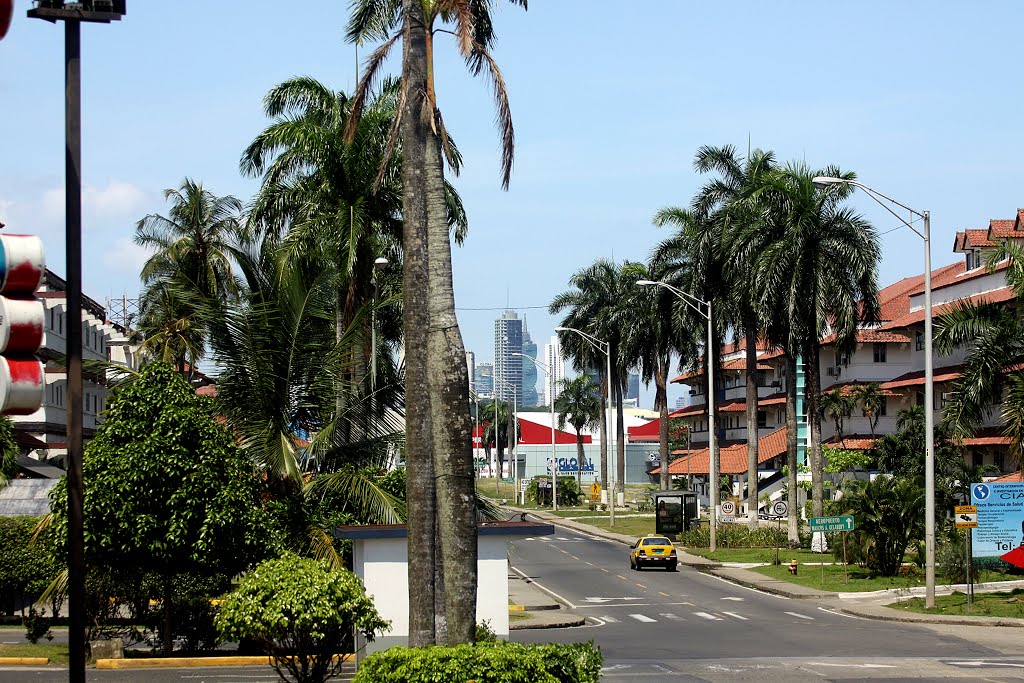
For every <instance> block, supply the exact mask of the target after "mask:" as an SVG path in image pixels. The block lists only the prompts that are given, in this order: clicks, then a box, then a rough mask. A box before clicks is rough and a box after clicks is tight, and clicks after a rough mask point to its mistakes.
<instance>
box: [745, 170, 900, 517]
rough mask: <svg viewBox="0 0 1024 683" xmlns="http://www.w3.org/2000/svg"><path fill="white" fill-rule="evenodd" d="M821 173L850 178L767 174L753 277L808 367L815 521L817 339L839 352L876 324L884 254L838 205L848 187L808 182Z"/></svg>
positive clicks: (872, 235) (818, 493)
mask: <svg viewBox="0 0 1024 683" xmlns="http://www.w3.org/2000/svg"><path fill="white" fill-rule="evenodd" d="M818 175H826V176H832V177H843V178H849V179H853V178H854V174H852V173H846V174H844V173H843V171H841V170H840V169H838V168H831V167H830V168H827V169H824V170H822V171H813V170H811V169H810V168H809V167H807V166H806V165H805V164H802V163H790V164H788V165H787V166H786V167H785V168H784V169H783V170H781V171H780V172H778V173H773V174H772V175H771V178H770V182H769V185H768V187H766V188H765V189H764V190H762V195H763V196H762V202H764V206H765V207H766V215H765V225H764V227H765V230H766V232H767V233H768V235H769V236H768V237H767V244H766V246H765V247H764V249H763V250H762V252H761V256H760V257H759V259H758V266H757V277H756V287H757V288H758V289H759V290H760V291H761V292H762V295H761V296H762V300H763V301H764V302H765V303H766V307H767V308H768V309H769V310H772V311H774V312H775V315H777V316H778V315H781V316H782V317H781V319H782V320H787V321H789V325H790V329H789V330H788V332H787V334H786V335H785V337H786V339H787V344H786V346H787V347H790V349H791V351H792V350H796V349H799V353H800V356H801V357H802V358H803V361H804V363H805V364H806V371H807V375H806V378H807V383H806V399H807V406H806V408H807V417H808V422H809V427H810V444H809V451H810V469H811V495H812V501H813V502H812V507H813V511H814V514H815V515H820V514H821V510H822V502H823V500H824V482H823V465H822V458H821V411H820V408H819V406H818V397H819V395H820V392H821V377H820V372H819V355H820V341H821V339H822V338H824V336H825V335H826V334H828V333H829V332H833V333H835V335H836V341H835V344H836V348H837V350H839V351H845V350H850V349H852V348H853V346H854V344H855V343H856V342H855V333H856V330H857V326H858V323H860V322H871V321H874V320H875V319H876V318H877V314H878V284H877V282H878V261H879V258H880V254H881V250H880V247H879V243H878V235H877V233H876V231H875V230H874V228H872V227H871V225H870V224H869V223H868V222H867V220H865V219H864V218H863V217H861V216H860V215H858V214H856V213H855V212H853V211H852V210H850V209H849V208H846V207H844V206H843V201H844V200H845V198H846V197H847V196H848V195H849V193H850V189H849V188H848V187H847V185H846V184H843V185H838V186H831V187H829V188H825V189H819V188H817V187H815V185H814V182H813V179H814V177H815V176H818ZM769 302H772V303H769ZM792 379H793V376H792V375H791V376H790V377H789V380H790V381H792Z"/></svg>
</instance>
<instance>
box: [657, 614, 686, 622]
mask: <svg viewBox="0 0 1024 683" xmlns="http://www.w3.org/2000/svg"><path fill="white" fill-rule="evenodd" d="M660 616H663V617H665V618H666V619H671V620H673V621H686V619H683V618H682V617H681V616H679V615H678V614H672V613H671V612H662V613H661V614H660Z"/></svg>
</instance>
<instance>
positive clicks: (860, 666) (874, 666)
mask: <svg viewBox="0 0 1024 683" xmlns="http://www.w3.org/2000/svg"><path fill="white" fill-rule="evenodd" d="M807 666H840V667H844V668H848V669H851V668H852V669H897V668H899V667H898V666H897V665H895V664H853V663H852V662H851V663H843V662H807ZM1022 666H1024V665H1022Z"/></svg>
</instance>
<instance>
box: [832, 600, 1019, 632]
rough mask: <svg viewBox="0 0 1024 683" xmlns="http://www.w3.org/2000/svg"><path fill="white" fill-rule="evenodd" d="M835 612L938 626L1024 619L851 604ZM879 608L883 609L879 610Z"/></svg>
mask: <svg viewBox="0 0 1024 683" xmlns="http://www.w3.org/2000/svg"><path fill="white" fill-rule="evenodd" d="M834 609H835V610H836V611H837V612H842V613H843V614H849V615H850V616H854V617H861V618H862V619H874V620H876V621H896V622H900V623H905V624H934V625H940V626H1002V627H1004V628H1024V619H1015V618H1013V617H968V616H961V615H952V614H921V613H919V612H900V611H898V610H897V609H896V608H894V607H876V608H874V609H872V608H860V609H858V608H857V607H855V606H851V605H837V606H835V607H834ZM880 610H885V611H884V612H883V611H880Z"/></svg>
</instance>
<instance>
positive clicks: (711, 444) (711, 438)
mask: <svg viewBox="0 0 1024 683" xmlns="http://www.w3.org/2000/svg"><path fill="white" fill-rule="evenodd" d="M636 283H637V284H638V285H641V286H644V287H652V286H653V287H662V288H664V289H667V290H668V291H670V292H672V293H673V294H675V295H676V298H677V299H679V300H680V301H682V302H683V303H684V304H686V305H687V306H689V307H690V308H692V309H693V310H694V311H696V312H697V313H698V314H699V315H700V316H701V317H703V318H706V319H707V321H708V340H707V349H705V352H704V356H705V357H706V358H707V361H708V479H710V480H711V481H710V484H711V486H710V489H709V491H708V507H709V508H710V513H709V515H708V516H709V517H710V520H711V529H710V534H709V539H708V545H709V547H710V549H711V552H715V550H716V549H717V548H718V543H717V541H718V530H717V528H716V527H717V526H718V433H717V431H716V430H715V363H714V359H713V358H712V357H711V349H712V348H713V345H714V324H713V322H712V315H711V302H710V301H704V300H703V299H698V298H697V297H695V296H694V295H692V294H690V293H689V292H684V291H683V290H681V289H679V288H678V287H673V286H672V285H670V284H668V283H667V282H661V281H660V280H658V281H655V280H637V281H636ZM701 306H705V307H706V308H707V312H706V313H705V312H704V310H702V309H701ZM747 438H748V439H749V438H750V435H749V434H748V435H747ZM754 438H755V439H756V438H757V437H756V436H755V437H754ZM687 466H689V460H687Z"/></svg>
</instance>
